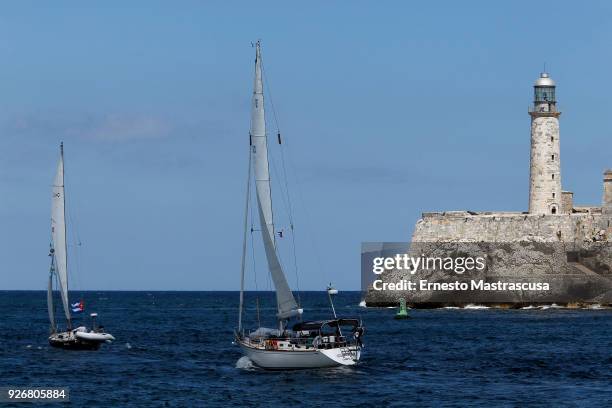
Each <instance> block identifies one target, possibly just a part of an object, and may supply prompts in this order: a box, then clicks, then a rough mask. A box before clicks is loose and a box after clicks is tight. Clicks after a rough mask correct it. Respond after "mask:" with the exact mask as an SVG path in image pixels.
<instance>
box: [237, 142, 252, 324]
mask: <svg viewBox="0 0 612 408" xmlns="http://www.w3.org/2000/svg"><path fill="white" fill-rule="evenodd" d="M250 137H251V136H250V135H249V139H250ZM250 200H251V142H250V141H249V169H248V176H247V188H246V204H245V206H244V207H245V208H244V233H243V237H242V264H241V265H240V308H239V309H238V334H240V333H241V332H242V309H243V308H244V268H245V265H246V249H247V228H248V226H249V202H250Z"/></svg>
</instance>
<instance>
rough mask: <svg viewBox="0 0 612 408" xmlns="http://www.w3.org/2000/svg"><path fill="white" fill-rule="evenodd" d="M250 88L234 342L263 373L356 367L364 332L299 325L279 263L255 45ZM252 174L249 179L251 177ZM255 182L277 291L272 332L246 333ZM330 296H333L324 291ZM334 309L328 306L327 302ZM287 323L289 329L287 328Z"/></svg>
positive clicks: (339, 323)
mask: <svg viewBox="0 0 612 408" xmlns="http://www.w3.org/2000/svg"><path fill="white" fill-rule="evenodd" d="M255 50H256V51H255V83H254V91H253V98H252V106H251V129H250V135H249V136H250V151H251V153H250V155H249V177H248V183H247V200H246V209H245V226H244V228H245V229H244V242H243V254H242V270H241V284H240V308H239V317H238V330H237V331H236V335H235V337H236V343H237V344H238V345H239V346H240V348H241V349H242V351H243V353H244V354H245V355H246V356H247V357H249V359H250V360H251V361H252V362H253V363H254V364H255V365H256V366H258V367H261V368H265V369H299V368H322V367H335V366H351V365H355V364H356V363H357V362H358V361H359V358H360V356H361V348H362V343H361V336H362V334H363V328H362V326H361V322H360V320H359V319H354V318H348V319H343V318H337V317H336V316H335V311H334V313H333V318H330V319H329V320H322V321H311V322H302V321H301V316H302V313H303V309H302V308H300V307H299V305H298V304H297V302H296V301H295V297H294V296H293V293H292V292H291V289H290V288H289V284H288V283H287V279H286V278H285V274H284V273H283V268H282V266H281V263H280V261H279V258H278V254H277V248H276V242H275V230H274V218H273V212H272V196H271V186H270V172H269V163H268V143H267V136H266V124H265V111H264V95H263V79H262V65H261V46H260V42H259V41H258V42H257V44H256V46H255ZM252 173H254V174H252ZM252 176H254V179H255V189H256V196H257V209H258V214H259V221H260V226H261V236H262V239H263V244H264V248H265V253H266V259H267V261H268V269H269V271H270V275H271V277H272V282H273V283H274V287H275V290H276V302H277V314H276V320H277V322H278V328H277V329H270V328H264V327H259V328H257V329H256V330H254V331H250V332H248V333H247V332H245V330H244V329H243V325H242V315H243V304H244V272H245V258H246V242H247V229H248V216H249V203H250V199H249V197H250V185H251V177H252ZM328 293H329V295H330V301H331V295H332V294H336V293H337V291H336V290H335V289H333V288H328ZM332 310H333V302H332ZM292 319H294V320H297V321H294V322H293V323H294V324H293V326H292V328H291V329H289V323H290V322H291V321H292Z"/></svg>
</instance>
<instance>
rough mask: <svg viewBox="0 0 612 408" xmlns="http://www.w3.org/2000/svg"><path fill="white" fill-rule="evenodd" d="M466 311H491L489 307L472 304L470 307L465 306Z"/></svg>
mask: <svg viewBox="0 0 612 408" xmlns="http://www.w3.org/2000/svg"><path fill="white" fill-rule="evenodd" d="M464 309H469V310H480V309H489V306H483V305H474V304H472V303H470V304H469V305H467V306H465V307H464Z"/></svg>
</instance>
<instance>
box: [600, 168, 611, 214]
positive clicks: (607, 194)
mask: <svg viewBox="0 0 612 408" xmlns="http://www.w3.org/2000/svg"><path fill="white" fill-rule="evenodd" d="M603 184H604V186H603V190H604V192H603V203H602V205H603V207H604V209H605V210H607V211H606V212H607V213H610V214H612V169H610V170H606V171H605V172H604V179H603Z"/></svg>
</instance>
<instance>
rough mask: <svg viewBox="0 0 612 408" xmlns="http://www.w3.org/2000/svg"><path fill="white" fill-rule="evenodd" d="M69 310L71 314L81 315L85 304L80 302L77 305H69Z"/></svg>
mask: <svg viewBox="0 0 612 408" xmlns="http://www.w3.org/2000/svg"><path fill="white" fill-rule="evenodd" d="M70 306H71V308H72V313H81V312H82V311H83V310H85V303H84V302H83V301H82V300H80V301H78V302H77V303H72V304H70Z"/></svg>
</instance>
